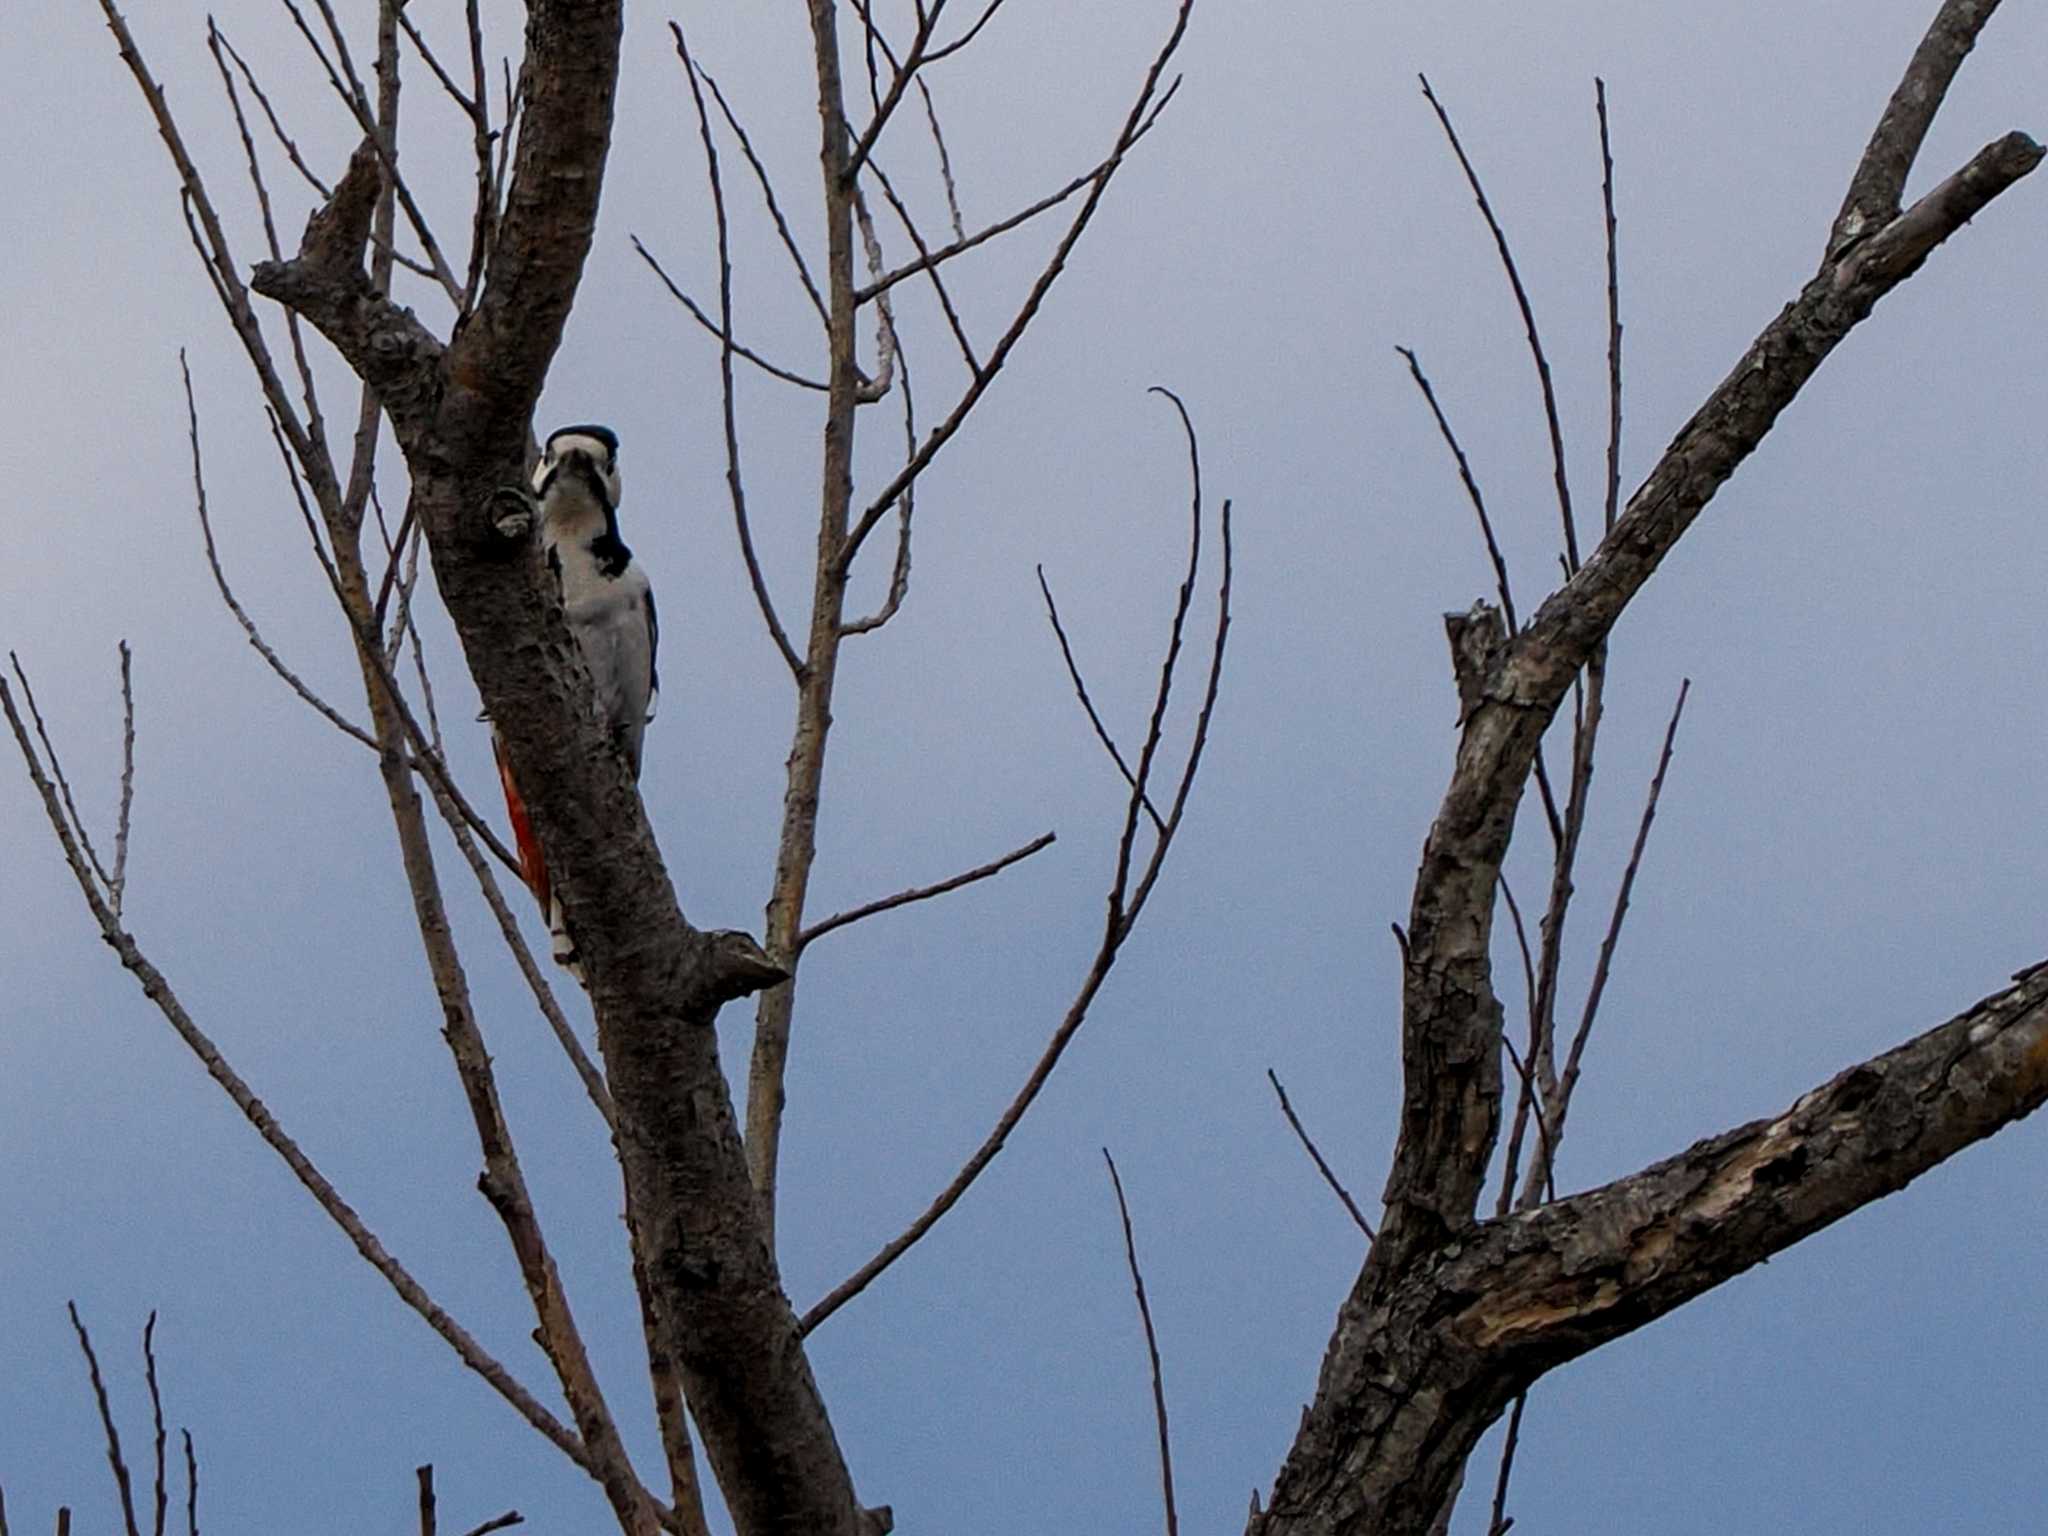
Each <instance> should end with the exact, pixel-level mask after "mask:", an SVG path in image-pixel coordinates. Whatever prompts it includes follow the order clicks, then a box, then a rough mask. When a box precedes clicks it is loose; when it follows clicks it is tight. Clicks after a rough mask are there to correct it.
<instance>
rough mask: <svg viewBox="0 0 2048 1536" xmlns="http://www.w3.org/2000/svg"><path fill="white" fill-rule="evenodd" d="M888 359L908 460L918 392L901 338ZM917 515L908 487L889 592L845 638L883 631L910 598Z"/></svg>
mask: <svg viewBox="0 0 2048 1536" xmlns="http://www.w3.org/2000/svg"><path fill="white" fill-rule="evenodd" d="M883 316H884V324H885V325H886V327H887V329H888V333H889V335H891V336H892V337H895V331H896V320H895V316H894V315H893V314H890V313H888V312H887V310H886V309H885V310H884V312H883ZM889 355H890V356H891V357H893V358H894V359H895V362H896V366H897V368H898V369H899V370H900V372H901V373H902V376H903V383H902V385H901V387H900V388H899V389H898V390H897V393H898V394H899V395H901V396H902V398H903V453H904V457H905V458H906V459H908V458H909V456H910V455H911V454H914V453H916V452H917V391H916V390H915V389H914V388H913V387H912V386H911V382H910V354H909V353H908V352H907V351H905V350H904V348H903V345H902V338H901V337H895V341H894V344H893V345H892V346H891V348H890V354H889ZM916 514H917V487H916V486H915V485H909V486H906V487H904V490H903V499H902V500H901V501H900V502H898V503H897V505H896V561H895V564H894V565H892V566H891V567H890V570H889V590H888V592H887V593H886V594H885V595H884V596H883V598H882V605H881V607H879V608H877V609H876V610H875V611H874V612H873V613H870V614H865V615H863V616H862V617H860V618H857V619H847V620H844V621H843V622H841V624H840V626H839V633H840V636H841V637H842V638H844V637H845V636H848V635H865V634H870V633H872V632H873V631H875V630H878V629H880V628H881V627H882V626H883V625H884V624H886V623H888V622H889V621H890V620H891V619H893V618H895V617H896V614H897V612H898V611H899V610H900V609H901V608H902V607H903V599H904V598H906V597H907V596H909V595H910V525H911V519H912V518H913V517H915V516H916Z"/></svg>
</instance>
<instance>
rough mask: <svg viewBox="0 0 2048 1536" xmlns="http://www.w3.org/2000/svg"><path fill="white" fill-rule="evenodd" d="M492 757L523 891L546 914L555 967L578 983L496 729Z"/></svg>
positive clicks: (558, 908)
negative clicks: (530, 896) (495, 765)
mask: <svg viewBox="0 0 2048 1536" xmlns="http://www.w3.org/2000/svg"><path fill="white" fill-rule="evenodd" d="M491 755H492V756H493V757H495V758H496V759H497V761H498V781H499V782H500V783H501V784H503V785H504V787H505V814H506V816H507V817H508V818H510V820H511V823H512V841H513V844H514V846H515V847H516V848H517V849H518V851H519V874H520V877H521V878H522V879H524V880H525V881H526V888H527V889H528V890H530V891H532V892H533V899H534V900H535V901H537V902H539V903H540V909H541V911H543V912H545V913H546V914H547V918H548V940H549V948H550V950H551V951H552V953H553V955H554V960H555V964H557V965H559V966H561V967H562V969H563V970H565V971H567V972H568V973H569V974H570V975H571V976H574V977H575V978H576V979H577V980H578V981H579V982H580V981H582V980H583V966H582V964H581V963H580V960H579V958H578V956H577V954H576V941H575V940H574V939H572V938H570V937H569V925H568V921H567V919H566V918H565V917H564V916H563V914H562V902H561V898H559V897H558V896H556V895H555V893H554V888H553V887H552V886H551V885H550V884H549V881H548V866H547V860H546V859H544V858H543V857H542V856H541V851H540V839H539V838H537V837H535V836H534V835H533V822H532V820H531V818H529V817H528V816H527V814H526V801H525V800H524V799H523V798H521V796H520V793H519V786H518V785H517V784H516V783H514V782H513V780H512V765H511V763H510V762H508V761H507V760H506V757H505V743H504V741H503V740H502V739H501V738H500V737H499V735H498V732H497V728H496V727H495V726H494V727H492V730H491Z"/></svg>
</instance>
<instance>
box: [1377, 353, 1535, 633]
mask: <svg viewBox="0 0 2048 1536" xmlns="http://www.w3.org/2000/svg"><path fill="white" fill-rule="evenodd" d="M1394 350H1395V351H1396V352H1398V353H1400V354H1401V356H1402V357H1403V358H1404V359H1406V360H1407V363H1408V376H1409V377H1410V378H1411V379H1413V380H1414V381H1415V387H1416V388H1417V389H1419V390H1421V391H1422V398H1423V400H1424V401H1426V402H1427V403H1428V405H1429V413H1430V415H1432V416H1434V417H1435V418H1436V430H1437V435H1438V436H1440V437H1442V438H1443V440H1444V446H1445V447H1447V448H1449V449H1450V450H1451V457H1452V458H1453V459H1454V460H1456V461H1457V465H1458V479H1459V480H1460V481H1461V482H1463V484H1464V487H1465V499H1466V500H1467V501H1469V502H1471V503H1472V510H1473V511H1474V512H1476V513H1478V514H1479V532H1480V534H1481V535H1482V536H1483V537H1484V538H1485V540H1486V557H1487V559H1489V560H1491V561H1492V562H1493V583H1494V590H1495V591H1496V592H1498V593H1499V594H1500V609H1501V612H1502V613H1503V614H1504V615H1506V617H1507V621H1508V633H1509V635H1513V634H1515V633H1516V632H1517V631H1518V630H1519V629H1520V628H1521V627H1522V626H1521V623H1520V621H1519V620H1517V619H1516V617H1515V594H1514V588H1513V586H1512V584H1510V582H1509V581H1508V562H1507V559H1506V557H1505V556H1503V555H1502V554H1501V552H1500V541H1499V540H1498V539H1496V538H1495V537H1494V536H1493V519H1492V518H1491V517H1490V516H1488V515H1487V511H1486V498H1485V497H1484V496H1483V495H1481V494H1480V491H1479V482H1478V480H1476V479H1475V478H1474V477H1473V474H1472V462H1471V460H1469V459H1467V458H1466V457H1465V449H1464V447H1463V445H1461V444H1460V443H1459V441H1458V434H1457V433H1456V432H1454V431H1452V430H1451V423H1450V418H1449V417H1447V416H1445V415H1444V408H1443V407H1442V406H1441V405H1439V404H1438V403H1437V398H1436V390H1435V389H1433V388H1432V387H1431V386H1430V382H1429V375H1428V374H1426V373H1424V372H1423V371H1422V364H1421V363H1420V362H1419V361H1417V360H1416V356H1415V354H1414V352H1412V351H1411V350H1409V349H1408V348H1407V347H1396V348H1394Z"/></svg>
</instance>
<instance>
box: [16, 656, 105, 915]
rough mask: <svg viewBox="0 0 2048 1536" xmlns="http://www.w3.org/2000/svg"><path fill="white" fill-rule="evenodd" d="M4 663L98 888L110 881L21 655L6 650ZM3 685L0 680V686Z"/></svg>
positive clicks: (103, 887) (103, 886)
mask: <svg viewBox="0 0 2048 1536" xmlns="http://www.w3.org/2000/svg"><path fill="white" fill-rule="evenodd" d="M7 663H8V665H9V666H11V667H12V668H14V676H15V678H16V679H17V680H18V681H19V682H20V684H21V696H22V698H23V700H25V701H26V702H27V704H28V713H29V718H30V719H31V720H33V721H35V725H36V740H38V741H40V742H41V743H42V744H43V754H44V756H46V757H47V758H49V760H50V777H51V778H53V779H55V780H56V781H57V789H58V792H59V794H61V795H62V797H63V800H64V811H65V814H66V815H67V816H69V817H70V818H71V825H72V826H73V827H74V828H76V829H77V832H78V842H79V846H80V847H81V848H83V849H84V850H85V857H86V861H87V862H88V863H89V864H90V865H91V866H92V873H93V874H94V875H95V876H96V877H97V878H98V880H99V883H100V887H101V888H102V889H106V888H108V887H109V886H110V885H111V884H112V882H111V881H109V880H108V879H107V872H106V869H105V868H104V867H103V866H102V865H101V863H100V856H99V854H97V853H96V852H94V851H93V846H92V835H91V834H90V833H89V832H87V831H86V829H85V819H84V818H83V817H81V816H80V815H79V814H78V806H77V804H76V803H75V802H73V800H72V798H71V781H70V779H68V778H66V777H65V776H64V765H63V764H62V763H60V762H59V761H58V760H57V746H56V743H55V742H53V741H51V740H50V733H49V731H48V730H46V729H45V728H44V726H43V712H42V710H41V709H40V708H38V707H37V705H36V695H35V690H34V689H33V688H31V687H29V685H28V674H27V673H26V672H24V671H22V669H21V658H20V657H18V656H16V655H15V654H14V652H12V651H9V652H8V653H7ZM5 686H6V684H5V682H4V681H0V688H4V687H5Z"/></svg>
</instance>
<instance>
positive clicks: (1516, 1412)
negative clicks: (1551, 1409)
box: [1486, 1392, 1529, 1536]
mask: <svg viewBox="0 0 2048 1536" xmlns="http://www.w3.org/2000/svg"><path fill="white" fill-rule="evenodd" d="M1528 1402H1529V1394H1528V1393H1527V1392H1519V1393H1517V1394H1516V1395H1515V1406H1514V1408H1513V1409H1512V1410H1511V1411H1510V1412H1509V1414H1508V1434H1507V1439H1506V1440H1505V1441H1504V1442H1503V1443H1502V1445H1501V1448H1500V1474H1499V1476H1497V1477H1496V1478H1495V1479H1494V1483H1493V1518H1492V1520H1490V1521H1489V1522H1488V1523H1487V1527H1486V1536H1507V1533H1508V1531H1509V1529H1510V1528H1511V1527H1512V1526H1513V1525H1514V1523H1515V1519H1514V1516H1512V1515H1510V1514H1509V1513H1508V1512H1507V1510H1508V1479H1509V1478H1511V1477H1513V1476H1514V1472H1515V1447H1516V1445H1517V1444H1519V1443H1520V1441H1521V1438H1522V1410H1523V1408H1525V1407H1527V1406H1528Z"/></svg>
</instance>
